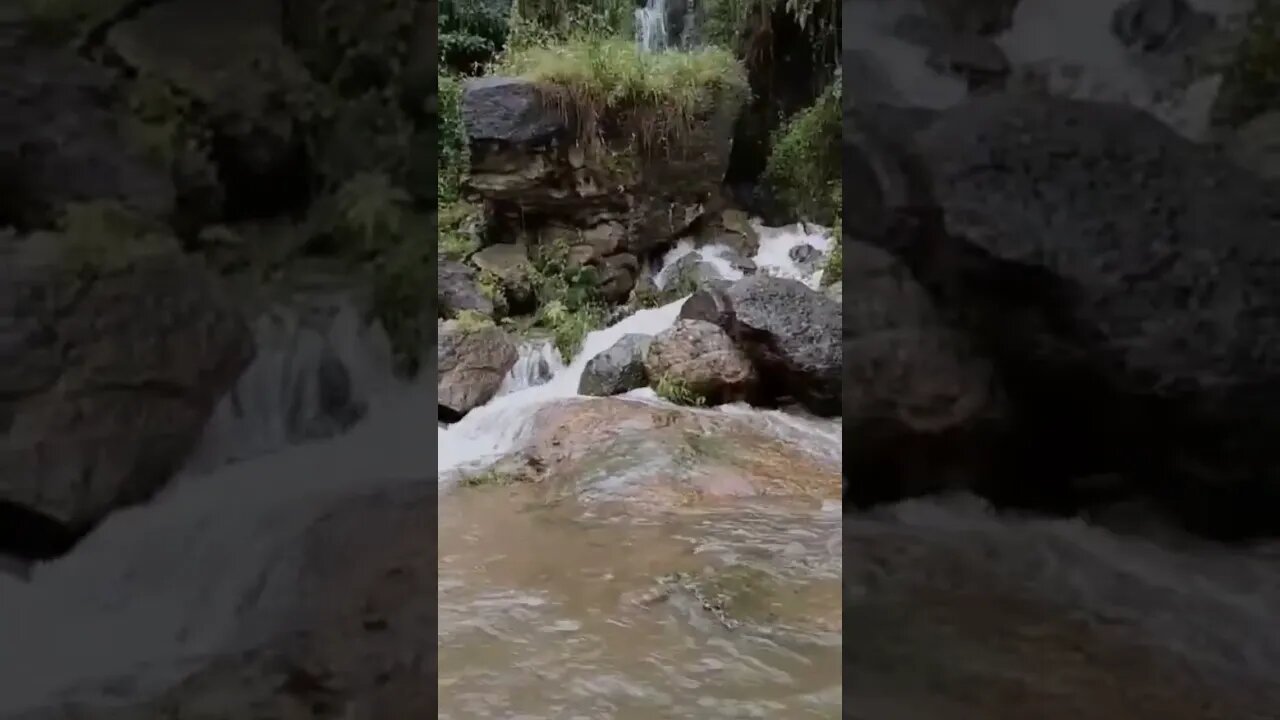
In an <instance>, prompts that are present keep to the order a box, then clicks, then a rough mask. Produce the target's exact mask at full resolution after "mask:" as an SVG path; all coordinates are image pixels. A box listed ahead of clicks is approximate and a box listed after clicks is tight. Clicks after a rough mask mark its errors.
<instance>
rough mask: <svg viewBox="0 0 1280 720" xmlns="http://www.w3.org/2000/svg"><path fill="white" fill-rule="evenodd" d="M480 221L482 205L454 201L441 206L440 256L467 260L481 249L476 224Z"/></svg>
mask: <svg viewBox="0 0 1280 720" xmlns="http://www.w3.org/2000/svg"><path fill="white" fill-rule="evenodd" d="M479 221H480V206H478V205H474V204H472V203H467V202H462V201H458V202H453V203H448V204H442V205H441V206H440V214H439V223H440V257H442V258H446V259H448V260H457V261H462V260H466V259H467V258H468V257H469V256H470V255H471V254H472V253H474V252H475V251H476V250H479V249H480V238H479V237H477V234H476V232H475V225H476V223H478V222H479Z"/></svg>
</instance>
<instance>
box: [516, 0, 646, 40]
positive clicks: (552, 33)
mask: <svg viewBox="0 0 1280 720" xmlns="http://www.w3.org/2000/svg"><path fill="white" fill-rule="evenodd" d="M634 17H635V5H634V3H633V0H515V1H514V2H513V3H512V5H511V15H510V20H509V27H510V35H509V43H508V44H509V47H511V48H515V49H517V50H520V49H527V48H534V47H546V46H550V45H560V44H564V43H566V42H570V41H574V40H588V39H603V38H619V39H631V38H633V37H634V36H635V31H634V26H635V23H634Z"/></svg>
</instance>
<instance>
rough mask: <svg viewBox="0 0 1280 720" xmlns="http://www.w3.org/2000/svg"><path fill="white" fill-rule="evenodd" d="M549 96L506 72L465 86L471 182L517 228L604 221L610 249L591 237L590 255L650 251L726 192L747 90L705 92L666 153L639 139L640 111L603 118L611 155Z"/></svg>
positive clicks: (587, 226)
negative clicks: (575, 127)
mask: <svg viewBox="0 0 1280 720" xmlns="http://www.w3.org/2000/svg"><path fill="white" fill-rule="evenodd" d="M545 95H546V90H545V88H539V87H538V86H537V85H536V84H534V83H533V82H531V81H528V80H523V79H520V78H509V77H488V78H482V79H478V80H470V81H468V82H467V83H466V85H465V87H464V89H463V96H462V119H463V124H464V126H465V127H466V130H467V137H468V139H469V141H470V145H471V153H470V158H471V167H470V172H469V175H468V180H467V182H468V185H469V187H470V189H471V191H473V192H475V193H476V194H477V195H479V196H480V197H482V198H483V199H484V200H485V201H486V202H487V203H488V204H489V206H490V207H491V208H492V209H493V211H494V213H495V215H496V216H497V217H499V218H505V222H506V223H507V224H509V225H511V226H512V227H514V228H519V227H521V226H522V225H524V224H527V222H528V219H530V218H534V219H535V222H538V223H545V225H546V226H548V227H554V228H557V232H563V230H565V229H568V230H570V231H582V232H585V233H591V232H596V230H594V229H597V228H601V227H603V228H605V229H606V230H607V231H608V232H607V233H604V235H603V236H602V237H600V238H597V240H598V241H600V242H605V241H607V243H608V244H609V245H610V246H611V247H604V248H601V247H596V245H597V242H595V241H593V242H587V243H585V244H584V247H583V249H582V251H581V252H582V253H584V258H583V259H584V261H585V260H586V259H590V257H603V256H605V255H609V254H612V253H614V252H619V251H620V252H626V253H630V254H633V255H636V256H637V257H643V256H645V255H646V254H647V253H648V252H649V251H651V250H652V249H654V248H656V247H658V246H660V245H662V244H663V243H665V242H670V241H671V240H672V239H674V238H675V237H677V236H678V235H680V234H681V233H683V232H685V231H686V230H688V229H689V227H690V226H691V225H692V224H693V222H694V221H695V220H697V219H698V217H699V216H700V215H701V213H702V212H703V209H704V207H703V205H704V203H706V202H707V201H709V200H710V199H711V198H712V197H715V196H716V194H717V193H718V192H719V189H720V184H721V182H722V181H723V180H724V176H725V171H726V169H727V167H728V162H729V151H730V149H731V146H732V142H733V123H734V120H735V118H736V117H737V115H738V112H739V110H740V109H741V107H742V103H743V100H744V95H743V93H742V92H737V91H726V92H724V93H714V94H708V98H707V102H706V103H705V104H704V106H703V107H701V108H699V109H698V110H697V111H696V112H695V113H694V114H693V116H692V117H690V118H689V119H690V121H691V126H690V130H689V132H686V133H682V134H681V136H680V137H679V139H678V140H677V141H673V147H671V148H670V149H669V151H665V152H662V153H644V152H642V151H641V150H640V149H639V148H638V147H637V146H636V144H635V142H634V137H635V136H636V135H637V134H638V133H640V132H641V128H639V127H637V126H635V122H637V121H636V120H635V119H634V118H629V117H623V116H620V117H611V118H604V119H602V121H601V127H605V128H610V130H609V131H608V132H606V134H605V136H604V137H603V138H602V140H603V143H604V145H605V146H606V147H607V153H608V155H609V156H610V158H611V159H610V160H608V161H606V160H605V159H604V156H603V155H601V154H600V153H597V152H594V151H588V150H587V149H586V148H588V147H594V145H595V144H594V143H579V142H577V141H576V138H574V137H572V136H571V128H569V127H567V126H566V125H565V123H564V121H563V119H562V117H561V114H560V113H559V112H558V111H555V110H554V109H552V108H550V107H549V105H548V104H547V103H546V102H545V100H544V98H545ZM619 230H621V232H619ZM615 242H616V243H621V244H619V245H617V246H616V247H613V246H612V245H613V244H614V243H615ZM575 244H577V243H575Z"/></svg>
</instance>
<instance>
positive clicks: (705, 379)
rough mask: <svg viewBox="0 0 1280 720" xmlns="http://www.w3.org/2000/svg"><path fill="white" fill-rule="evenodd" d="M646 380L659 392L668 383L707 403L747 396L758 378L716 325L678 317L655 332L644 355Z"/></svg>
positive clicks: (754, 386)
mask: <svg viewBox="0 0 1280 720" xmlns="http://www.w3.org/2000/svg"><path fill="white" fill-rule="evenodd" d="M644 368H645V372H646V374H647V375H648V377H649V382H650V383H652V384H653V386H654V387H655V388H658V389H659V392H660V393H661V392H662V389H663V386H664V384H668V383H669V384H672V387H678V388H680V389H681V390H682V391H683V392H686V393H688V394H689V395H690V397H689V398H688V399H689V400H697V399H700V400H701V401H703V402H705V403H706V404H708V405H719V404H721V403H728V402H737V401H742V400H746V399H748V398H750V397H751V396H752V394H753V393H754V391H755V388H756V384H757V382H758V378H757V376H756V371H755V368H753V367H752V365H751V361H750V359H748V358H747V356H746V355H744V354H743V353H742V351H741V350H739V349H738V348H737V347H736V346H735V345H734V344H733V340H732V339H730V337H729V336H728V334H726V333H725V331H724V330H723V329H721V328H720V327H719V326H717V325H713V324H711V323H709V322H704V321H702V320H678V321H677V322H676V324H675V325H673V326H672V327H670V328H668V329H666V330H664V331H662V332H661V333H659V334H658V335H657V336H656V337H655V338H654V339H653V342H652V344H651V345H650V346H649V352H648V353H647V354H646V355H645V358H644Z"/></svg>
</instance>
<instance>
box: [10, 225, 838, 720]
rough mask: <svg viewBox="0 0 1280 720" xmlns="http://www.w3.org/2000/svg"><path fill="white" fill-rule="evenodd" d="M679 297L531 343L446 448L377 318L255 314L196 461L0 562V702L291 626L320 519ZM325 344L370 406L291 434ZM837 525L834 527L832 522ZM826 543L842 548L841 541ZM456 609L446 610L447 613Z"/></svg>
mask: <svg viewBox="0 0 1280 720" xmlns="http://www.w3.org/2000/svg"><path fill="white" fill-rule="evenodd" d="M806 237H807V238H808V240H807V242H810V243H814V244H816V243H820V242H821V241H820V239H817V238H815V237H813V236H806ZM795 242H796V240H795V238H793V237H792V236H791V235H789V234H788V233H787V232H785V231H778V232H775V233H773V234H770V233H769V232H767V231H766V232H765V239H764V241H763V242H762V246H761V253H760V255H759V256H758V258H759V259H760V264H761V266H762V267H772V266H771V265H770V264H769V263H770V262H772V261H769V260H767V258H782V257H786V250H785V249H783V250H781V251H780V252H779V250H778V248H779V247H781V246H782V245H787V244H791V245H793V244H795ZM775 246H777V247H775ZM781 269H782V270H784V271H785V270H787V269H786V268H785V267H782V268H781ZM809 279H810V280H812V278H809ZM678 310H679V303H672V304H670V305H667V306H665V307H662V308H657V309H653V310H646V311H641V312H638V313H636V314H634V315H632V316H630V317H628V318H626V319H624V320H622V321H621V322H619V323H617V324H616V325H614V326H612V327H609V328H606V329H604V330H600V331H597V332H594V333H591V334H590V335H589V336H588V337H587V339H586V342H585V346H584V348H583V350H582V352H580V353H579V355H578V356H577V357H576V358H574V359H573V361H572V362H571V363H570V364H569V365H568V366H567V367H566V366H564V364H563V363H562V362H561V359H560V357H559V354H558V353H557V352H556V351H555V350H554V348H552V347H551V345H550V344H549V343H547V342H545V341H531V342H529V343H527V344H526V345H525V346H524V347H523V348H522V350H521V358H520V361H519V362H518V363H517V366H516V367H515V368H513V370H512V372H511V373H510V374H509V375H508V377H507V379H506V381H505V382H504V385H503V390H502V394H500V395H499V396H498V397H496V398H495V399H493V400H492V401H490V402H489V403H488V404H487V405H484V406H482V407H480V408H478V409H476V410H474V411H472V412H471V413H470V414H468V415H467V417H466V418H464V419H463V420H462V421H461V422H459V423H457V424H456V425H454V426H452V427H449V428H447V429H439V430H438V440H439V445H438V450H439V454H438V456H437V453H436V451H437V448H436V447H433V446H432V445H431V444H430V443H425V442H422V433H423V432H425V431H426V429H425V428H426V426H427V423H428V422H429V420H428V418H431V417H434V416H435V414H436V407H435V402H434V400H435V389H434V387H433V386H432V385H427V384H425V383H403V382H400V381H397V380H396V379H395V378H394V377H393V376H392V375H391V373H390V364H389V362H388V361H387V360H386V359H385V357H386V346H385V337H384V336H383V335H382V334H381V333H380V332H379V331H377V329H376V328H372V327H367V326H364V325H363V324H362V323H360V322H359V321H358V317H357V315H356V314H354V313H353V312H351V311H350V310H349V309H347V308H343V309H339V310H338V312H337V314H336V316H335V317H333V318H331V319H330V320H329V321H328V322H327V323H326V324H323V325H322V326H320V327H321V328H322V329H316V328H315V327H312V326H310V325H308V324H307V323H304V322H301V321H300V319H299V318H298V317H297V316H295V315H293V314H290V313H289V312H283V313H275V314H273V315H270V316H267V317H264V318H263V319H262V321H261V322H260V323H259V324H258V327H257V332H258V337H259V341H260V343H261V344H262V347H263V348H264V351H263V352H261V353H260V354H259V356H258V358H257V360H256V361H255V364H254V365H253V366H251V368H250V369H249V370H248V371H246V373H245V375H244V376H243V377H242V379H241V381H240V385H239V386H238V387H237V388H236V392H235V393H234V394H233V397H229V398H228V399H227V400H226V401H224V403H223V405H222V406H221V407H220V409H219V410H218V412H217V414H216V415H215V418H214V420H213V421H212V422H211V423H210V426H209V428H208V429H207V434H206V438H205V441H204V444H203V447H202V450H201V452H200V453H199V454H198V455H197V457H196V458H195V459H194V460H193V462H192V466H191V468H190V469H189V470H187V471H186V472H185V473H183V474H182V475H181V476H180V477H178V478H176V479H175V480H174V481H173V482H172V483H171V484H170V486H169V487H168V488H167V489H166V490H165V491H163V492H162V493H160V494H159V495H158V496H157V497H156V498H154V499H153V500H152V501H151V502H149V503H148V504H146V505H143V506H138V507H133V508H130V509H126V510H122V511H119V512H117V513H115V514H114V515H112V516H111V517H110V518H108V519H107V520H106V521H105V522H103V523H102V524H101V525H100V526H99V527H98V528H97V529H96V530H95V531H94V532H93V533H92V534H90V535H89V536H88V537H86V538H85V539H84V540H83V541H82V542H81V543H80V544H79V545H78V546H77V547H76V548H75V550H74V551H73V552H71V553H70V554H68V555H67V556H65V557H63V558H60V559H58V560H56V561H53V562H49V563H45V564H41V565H37V566H36V567H34V568H33V569H32V572H31V574H30V579H29V580H28V581H25V582H24V581H23V580H21V579H19V578H17V577H11V576H9V575H6V574H3V573H0V667H3V668H4V669H5V670H4V672H3V673H0V716H6V717H7V716H9V715H10V714H11V713H18V712H22V711H24V710H26V709H30V708H36V707H40V706H44V705H47V704H48V703H50V702H51V701H54V700H56V701H59V702H61V701H67V700H70V699H74V698H81V699H83V700H84V701H85V702H89V703H110V702H126V701H127V700H128V699H129V698H137V697H148V696H150V695H151V694H152V693H154V692H156V691H158V690H160V689H162V688H165V687H168V686H170V685H172V684H173V683H174V682H176V681H178V680H180V679H181V678H182V677H183V676H185V675H186V674H187V673H189V672H191V671H192V670H194V669H195V668H197V667H199V666H201V665H202V664H203V663H205V662H206V661H207V660H208V659H209V658H210V657H216V656H219V655H221V654H223V653H231V652H235V651H237V650H239V649H247V648H250V647H254V646H256V645H257V644H259V643H261V642H263V641H264V640H266V639H268V638H269V637H271V636H272V635H273V634H274V633H276V632H279V631H280V630H281V629H282V628H288V627H289V626H290V625H289V622H290V618H289V617H288V613H289V611H290V609H291V608H292V607H293V605H292V602H293V601H294V600H295V593H296V592H297V590H296V587H297V582H296V581H297V572H298V563H299V553H300V552H301V547H302V543H303V542H304V540H305V538H306V536H307V532H308V529H309V528H310V527H312V525H313V524H314V522H315V521H316V520H317V519H318V518H319V517H321V516H323V515H324V514H326V513H328V512H330V511H331V510H333V509H334V508H335V507H339V506H341V504H342V503H343V501H344V500H345V499H348V498H351V497H353V496H357V495H363V494H366V493H369V492H372V491H377V490H378V489H379V488H384V487H385V488H393V487H397V486H403V485H408V484H420V483H423V482H433V479H432V475H433V471H432V469H431V466H430V463H431V461H432V459H433V458H435V459H436V461H437V467H436V470H437V471H439V472H440V474H441V475H447V474H448V471H449V470H451V469H457V468H461V467H463V466H464V465H467V464H472V463H476V462H480V461H483V460H484V459H486V458H491V457H494V456H496V455H498V454H501V453H502V452H505V451H507V450H509V449H511V448H514V447H516V446H517V444H518V443H519V441H520V440H521V437H522V435H523V432H524V431H525V430H527V424H528V422H529V421H530V418H531V417H532V414H533V412H534V411H535V410H536V409H537V408H538V407H540V406H541V405H543V404H545V403H547V402H552V401H554V400H556V399H560V398H567V397H572V396H574V395H576V390H577V384H578V380H579V378H580V376H581V373H582V370H583V368H584V366H585V364H586V361H587V360H588V359H589V358H590V357H592V356H593V355H594V354H595V353H597V352H599V351H601V350H604V349H606V348H608V347H609V346H610V345H612V344H613V343H614V342H615V341H616V340H617V339H618V338H620V337H621V336H622V335H624V334H626V333H631V332H641V333H648V334H653V333H656V332H659V331H661V330H662V329H664V328H665V327H667V326H669V325H670V324H671V323H672V322H673V321H674V320H675V317H676V314H677V312H678ZM325 357H330V358H331V359H332V358H337V362H339V363H340V364H341V365H342V366H343V367H344V368H345V370H346V373H347V375H348V380H349V381H350V382H349V384H350V388H349V390H350V393H349V394H350V395H351V397H352V398H353V399H355V400H358V401H359V402H360V403H361V404H363V405H364V407H365V412H364V415H363V419H361V420H360V421H359V422H358V423H357V424H356V425H355V426H354V427H352V428H350V429H349V430H348V431H347V432H345V433H344V434H341V435H338V436H335V437H328V438H323V437H320V438H317V439H314V440H310V441H303V442H298V441H299V440H300V438H299V436H298V433H296V432H294V431H295V430H298V429H299V428H302V427H306V426H308V423H306V422H303V423H302V424H301V425H299V424H298V423H296V422H293V421H294V420H298V419H304V420H305V419H306V418H308V417H314V416H316V415H317V413H319V411H320V409H321V407H322V405H323V404H322V403H318V402H316V400H317V398H318V397H319V394H318V393H317V388H318V385H317V384H316V383H317V377H319V375H322V374H323V372H322V371H321V368H322V367H324V366H325V365H326V362H327V361H325V362H322V361H321V359H322V358H325ZM329 364H331V363H329ZM433 374H434V372H433V371H432V370H428V373H427V375H428V377H430V375H433ZM640 395H641V396H643V395H644V393H640ZM649 398H650V400H649V401H650V402H659V401H658V400H656V399H655V398H652V396H651V395H650V396H649ZM724 411H725V412H737V413H757V412H759V411H755V410H752V409H750V408H746V407H739V408H729V409H726V410H724ZM760 415H761V416H762V417H763V418H764V423H765V424H766V425H768V426H770V427H776V428H777V432H778V433H779V435H780V436H783V437H798V436H801V435H805V434H806V433H807V432H810V431H811V432H812V433H813V434H812V436H811V437H812V438H813V440H814V442H816V443H818V444H819V445H821V446H822V447H826V448H828V449H829V452H832V453H838V452H839V438H838V433H837V432H835V431H833V430H832V429H831V428H829V427H827V426H826V425H824V424H823V423H821V422H817V421H808V420H804V419H801V418H789V417H786V416H784V415H783V414H781V413H778V412H776V411H771V412H764V413H760ZM303 434H304V435H305V433H303ZM289 443H293V444H289ZM237 458H240V459H241V460H239V461H234V462H231V460H232V459H237ZM830 525H831V529H832V532H838V530H836V528H838V524H836V522H835V521H832V523H830ZM443 532H446V531H444V530H442V533H443ZM819 539H821V538H819ZM800 541H806V540H805V538H798V539H797V540H795V541H794V542H800ZM794 542H793V544H794ZM822 542H824V543H827V542H828V540H827V539H822ZM832 558H834V559H833V562H838V553H833V554H832ZM442 562H446V559H442ZM576 570H577V568H573V567H565V568H561V574H568V575H573V574H574V573H575V572H576ZM836 572H838V570H836ZM446 585H447V583H446V582H444V581H442V585H441V587H442V592H443V588H445V587H446ZM467 607H468V608H470V609H471V610H474V609H476V608H477V607H483V603H481V605H479V606H476V605H471V604H468V605H467ZM448 617H449V615H448V614H447V613H445V611H444V610H442V621H443V622H447V618H448ZM459 622H461V623H462V624H463V626H466V625H467V623H468V622H471V621H470V620H467V619H465V618H463V619H460V620H459ZM442 627H444V625H443V624H442ZM443 667H444V666H443V665H442V668H443ZM488 667H490V668H492V667H493V664H492V662H490V663H489V665H488ZM671 682H672V686H673V687H675V686H677V685H678V684H679V682H680V681H679V680H676V679H672V680H671ZM121 687H127V688H128V693H126V694H125V695H121V694H120V693H119V690H120V688H121ZM442 687H444V685H442ZM824 692H825V691H824ZM126 695H127V696H128V697H126ZM829 695H830V694H829V693H827V694H821V693H819V697H818V700H817V701H816V702H819V703H827V704H826V705H825V706H824V707H828V708H829V707H831V705H830V703H832V702H836V703H838V701H839V700H838V698H832V697H829ZM122 698H123V699H122ZM514 707H521V705H520V704H519V702H515V703H514V704H511V705H508V706H506V707H505V708H504V709H503V711H502V712H500V713H498V714H496V715H493V717H509V711H510V710H511V708H514ZM464 716H465V717H482V715H464ZM718 716H719V715H718V714H717V713H710V714H707V715H703V716H702V717H718ZM442 717H445V715H442ZM617 717H624V716H623V715H619V716H617ZM646 717H648V716H646ZM795 717H802V715H796V716H795Z"/></svg>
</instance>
